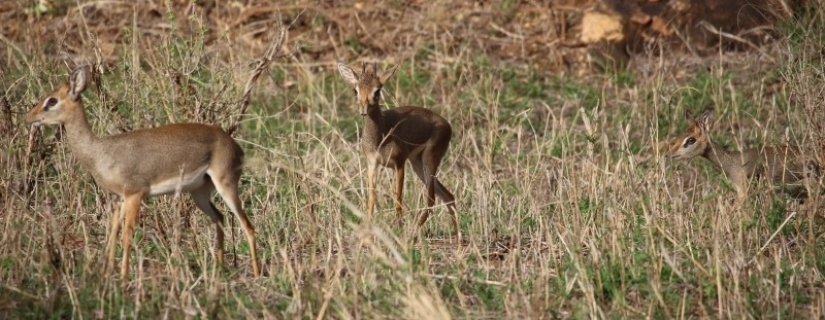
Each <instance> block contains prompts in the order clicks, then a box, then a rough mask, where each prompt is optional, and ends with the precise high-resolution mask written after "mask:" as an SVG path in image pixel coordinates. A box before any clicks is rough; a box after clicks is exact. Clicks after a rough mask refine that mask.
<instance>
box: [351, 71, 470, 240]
mask: <svg viewBox="0 0 825 320" xmlns="http://www.w3.org/2000/svg"><path fill="white" fill-rule="evenodd" d="M397 69H398V65H396V66H395V67H393V68H392V69H389V70H387V71H385V72H384V73H383V74H380V75H379V74H378V65H377V64H372V65H371V66H368V65H367V64H366V63H363V64H362V65H361V72H360V73H359V72H356V71H354V70H352V69H351V68H350V67H348V66H346V65H345V64H343V63H340V62H339V63H338V72H339V73H340V74H341V76H342V77H343V78H344V80H345V81H346V82H347V83H349V84H351V85H352V86H353V87H354V88H355V90H354V91H355V96H356V100H357V105H358V108H359V111H360V112H361V115H362V116H363V117H364V124H363V126H364V128H363V132H362V133H361V147H362V149H363V151H364V155H365V156H366V158H367V188H368V190H367V193H368V197H367V215H368V219H370V220H371V219H372V215H373V211H374V210H375V183H376V182H375V180H376V170H377V167H378V166H379V165H381V166H384V167H388V168H392V169H394V170H395V211H396V216H397V217H396V219H397V222H398V223H400V222H401V218H402V216H403V206H402V198H403V190H404V165H405V163H406V162H407V161H409V162H410V165H411V166H412V169H413V172H415V174H416V176H418V178H419V179H420V180H421V181H422V182H424V185H425V186H426V189H427V207H426V208H424V210H423V212H422V213H421V216H420V217H419V218H418V223H417V226H416V231H415V235H416V239H417V238H418V234H419V232H420V230H421V227H422V226H423V225H424V223H425V222H427V219H428V218H429V216H430V215H431V213H432V208H433V206H434V205H435V198H436V196H437V197H438V198H439V199H441V201H443V202H444V203H445V204H446V205H447V209H448V210H449V212H450V214H451V215H452V224H453V235H454V236H455V237H456V239H457V241H458V242H460V241H461V233H460V231H459V228H458V214H457V213H456V208H455V196H453V194H452V193H450V191H449V190H447V187H445V186H444V185H443V184H442V183H441V182H440V181H438V178H437V177H436V174H437V173H438V167H439V165H441V160H442V159H443V158H444V155H445V154H446V153H447V149H448V148H449V146H450V139H451V138H452V134H453V131H452V127H451V126H450V123H449V122H447V120H446V119H444V118H443V117H441V116H440V115H438V114H436V113H434V112H432V111H431V110H429V109H426V108H422V107H413V106H402V107H397V108H390V109H387V110H383V111H382V110H381V107H380V102H381V89H382V88H383V86H384V83H386V82H387V80H389V79H390V78H391V77H392V76H393V75H394V74H395V71H396V70H397Z"/></svg>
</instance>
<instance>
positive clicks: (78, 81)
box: [69, 67, 88, 100]
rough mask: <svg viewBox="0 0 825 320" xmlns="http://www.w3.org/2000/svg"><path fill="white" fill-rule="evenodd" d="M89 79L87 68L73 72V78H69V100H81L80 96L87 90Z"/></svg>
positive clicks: (79, 68) (80, 68)
mask: <svg viewBox="0 0 825 320" xmlns="http://www.w3.org/2000/svg"><path fill="white" fill-rule="evenodd" d="M87 80H88V77H87V76H86V67H78V68H77V69H74V71H72V76H71V78H69V98H70V99H72V100H77V99H79V98H80V94H81V93H83V91H84V90H86V82H87Z"/></svg>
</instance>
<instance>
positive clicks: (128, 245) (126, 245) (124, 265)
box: [120, 193, 143, 279]
mask: <svg viewBox="0 0 825 320" xmlns="http://www.w3.org/2000/svg"><path fill="white" fill-rule="evenodd" d="M141 200H143V194H142V193H137V194H130V195H127V196H126V197H125V198H124V199H123V206H124V209H125V210H124V213H123V216H124V221H123V238H122V239H121V246H123V261H121V263H120V274H121V276H122V277H123V278H124V279H126V277H127V276H128V274H129V254H130V253H131V251H132V237H133V236H134V233H135V222H137V218H138V213H139V212H140V201H141Z"/></svg>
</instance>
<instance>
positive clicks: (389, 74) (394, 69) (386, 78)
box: [381, 64, 398, 84]
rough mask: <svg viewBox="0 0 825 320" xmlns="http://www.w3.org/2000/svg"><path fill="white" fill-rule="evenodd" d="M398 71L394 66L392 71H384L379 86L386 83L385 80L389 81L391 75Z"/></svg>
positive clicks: (396, 66)
mask: <svg viewBox="0 0 825 320" xmlns="http://www.w3.org/2000/svg"><path fill="white" fill-rule="evenodd" d="M397 70H398V65H397V64H396V65H395V67H392V69H390V70H387V71H384V74H382V75H381V84H384V83H387V80H390V78H392V76H393V75H395V71H397Z"/></svg>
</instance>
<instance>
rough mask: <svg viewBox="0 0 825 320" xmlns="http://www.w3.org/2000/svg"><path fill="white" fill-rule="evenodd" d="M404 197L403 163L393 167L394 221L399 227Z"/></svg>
mask: <svg viewBox="0 0 825 320" xmlns="http://www.w3.org/2000/svg"><path fill="white" fill-rule="evenodd" d="M403 199H404V163H402V164H401V165H400V166H398V167H396V168H395V223H396V224H398V226H399V227H401V218H402V217H403V214H404V208H403V207H402V201H403Z"/></svg>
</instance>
